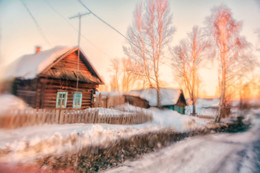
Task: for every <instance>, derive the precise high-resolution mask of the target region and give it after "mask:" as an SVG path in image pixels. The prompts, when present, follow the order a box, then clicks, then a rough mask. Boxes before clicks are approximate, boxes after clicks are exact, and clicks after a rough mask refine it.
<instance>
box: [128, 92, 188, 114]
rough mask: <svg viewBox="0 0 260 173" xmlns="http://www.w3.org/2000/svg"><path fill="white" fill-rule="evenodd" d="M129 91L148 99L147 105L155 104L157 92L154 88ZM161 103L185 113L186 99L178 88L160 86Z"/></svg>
mask: <svg viewBox="0 0 260 173" xmlns="http://www.w3.org/2000/svg"><path fill="white" fill-rule="evenodd" d="M130 93H132V94H135V95H137V96H139V97H140V98H143V99H145V100H147V101H148V103H149V106H151V107H156V106H157V92H156V89H155V88H147V89H141V90H133V91H131V92H130ZM160 94H161V104H162V106H163V107H164V108H168V109H172V110H175V111H177V112H179V113H181V114H184V113H185V106H186V105H187V104H186V100H185V98H184V94H183V92H182V90H180V89H172V88H160Z"/></svg>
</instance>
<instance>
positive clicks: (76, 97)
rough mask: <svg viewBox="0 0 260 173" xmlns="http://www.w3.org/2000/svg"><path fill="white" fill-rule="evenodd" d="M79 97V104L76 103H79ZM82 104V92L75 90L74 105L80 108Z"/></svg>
mask: <svg viewBox="0 0 260 173" xmlns="http://www.w3.org/2000/svg"><path fill="white" fill-rule="evenodd" d="M77 99H79V104H76V103H78V101H77ZM81 106H82V92H74V94H73V105H72V107H73V108H76V109H80V108H81Z"/></svg>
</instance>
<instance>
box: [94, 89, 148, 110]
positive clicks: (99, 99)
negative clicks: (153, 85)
mask: <svg viewBox="0 0 260 173" xmlns="http://www.w3.org/2000/svg"><path fill="white" fill-rule="evenodd" d="M95 103H96V105H95V106H96V107H105V108H110V107H116V106H118V105H122V104H125V103H129V104H131V105H133V106H136V107H141V108H149V103H148V101H147V100H145V99H143V98H140V97H139V96H137V95H135V94H131V93H122V92H115V91H113V92H97V93H96V102H95Z"/></svg>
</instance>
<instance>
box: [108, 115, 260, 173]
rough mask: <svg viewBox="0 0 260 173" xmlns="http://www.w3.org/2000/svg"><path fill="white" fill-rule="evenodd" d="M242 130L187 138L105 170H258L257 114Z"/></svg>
mask: <svg viewBox="0 0 260 173" xmlns="http://www.w3.org/2000/svg"><path fill="white" fill-rule="evenodd" d="M256 117H257V118H256V119H255V120H252V121H253V125H252V128H251V129H250V130H248V131H246V132H241V133H223V134H210V135H205V136H197V137H191V138H187V139H185V140H183V141H180V142H177V143H175V144H173V145H171V146H169V147H167V148H164V149H162V150H160V151H158V152H155V153H151V154H147V155H145V156H144V157H143V158H141V159H139V160H136V161H132V162H130V161H126V162H125V163H123V165H122V166H121V167H118V168H114V169H110V170H107V172H112V173H120V172H175V173H178V172H195V173H197V172H198V173H204V172H205V173H206V172H207V173H209V172H212V173H213V172H214V173H215V172H219V173H225V172H247V173H248V172H253V173H258V172H259V171H260V114H258V115H257V116H256Z"/></svg>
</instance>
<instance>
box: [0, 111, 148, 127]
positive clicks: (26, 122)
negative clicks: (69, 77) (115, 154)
mask: <svg viewBox="0 0 260 173" xmlns="http://www.w3.org/2000/svg"><path fill="white" fill-rule="evenodd" d="M148 121H152V114H150V113H147V112H142V111H136V112H131V113H128V114H124V113H122V115H117V116H114V115H110V114H108V115H103V114H102V115H100V114H99V112H98V110H87V109H86V110H59V109H52V110H51V109H26V110H12V111H10V112H7V113H6V114H5V115H0V128H7V129H11V128H19V127H25V126H33V125H42V124H72V123H106V124H140V123H144V122H148Z"/></svg>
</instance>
